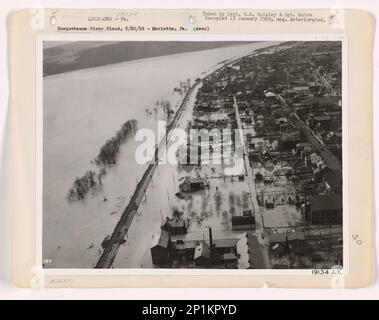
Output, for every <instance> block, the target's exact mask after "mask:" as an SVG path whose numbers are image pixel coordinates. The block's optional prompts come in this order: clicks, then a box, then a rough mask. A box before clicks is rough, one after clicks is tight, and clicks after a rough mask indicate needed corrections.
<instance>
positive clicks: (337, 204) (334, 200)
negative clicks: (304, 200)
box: [305, 194, 343, 224]
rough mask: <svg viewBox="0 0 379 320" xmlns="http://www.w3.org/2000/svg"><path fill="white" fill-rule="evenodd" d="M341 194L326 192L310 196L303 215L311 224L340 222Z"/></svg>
mask: <svg viewBox="0 0 379 320" xmlns="http://www.w3.org/2000/svg"><path fill="white" fill-rule="evenodd" d="M342 207H343V202H342V195H341V194H326V195H315V196H311V198H310V201H309V203H308V205H306V206H305V215H306V218H307V220H308V221H311V222H312V223H313V224H331V223H338V224H340V223H342Z"/></svg>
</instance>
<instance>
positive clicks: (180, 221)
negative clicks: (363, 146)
mask: <svg viewBox="0 0 379 320" xmlns="http://www.w3.org/2000/svg"><path fill="white" fill-rule="evenodd" d="M198 81H200V80H198ZM341 81H342V80H341V43H340V42H287V43H283V44H281V45H278V46H273V47H271V48H268V49H263V50H261V51H258V52H257V51H256V52H254V53H253V54H251V55H249V56H245V57H243V58H241V59H238V60H237V61H234V62H232V63H230V64H226V65H225V66H224V67H222V68H221V69H219V70H217V71H216V72H214V73H213V74H211V75H210V76H208V77H206V78H204V79H202V80H201V87H200V88H199V90H198V92H197V95H196V102H195V106H194V110H193V119H192V120H191V121H189V123H188V128H187V130H188V132H190V130H191V129H197V130H201V129H206V130H208V131H209V132H210V131H211V130H212V129H213V128H217V129H219V130H223V129H230V132H231V135H232V136H233V137H232V139H227V138H230V137H225V136H222V137H221V146H220V147H217V146H216V145H214V144H212V137H211V138H210V141H211V143H210V146H209V150H206V152H204V148H203V146H202V142H201V141H197V139H196V141H195V140H191V142H190V143H189V144H188V148H187V153H185V152H184V153H183V152H180V156H179V163H178V171H179V172H180V178H179V179H178V180H179V182H180V184H178V190H177V191H178V192H177V193H176V194H175V195H172V197H173V198H174V201H173V203H172V206H171V207H172V216H171V217H168V218H166V220H165V221H163V223H162V226H161V232H160V234H157V235H156V236H155V237H154V239H153V243H152V245H151V249H150V250H151V257H152V261H153V264H154V265H155V266H157V267H161V268H213V269H225V268H226V269H329V268H332V267H333V266H336V265H340V266H342V264H343V246H342V245H343V235H342V216H343V214H342V204H343V201H342V102H341V101H342V98H341ZM235 129H241V130H242V132H243V143H242V144H243V145H242V148H243V153H242V154H243V163H244V166H243V170H242V172H241V173H239V174H238V175H227V174H225V172H227V171H226V170H225V168H227V167H228V166H230V165H233V161H235V157H234V156H233V154H234V153H236V151H237V148H238V147H241V146H240V145H236V143H235V141H236V139H235V137H234V132H235V131H234V130H235ZM223 132H224V131H223ZM226 141H227V143H223V142H226ZM229 141H231V142H229ZM230 143H231V145H229V144H230ZM225 146H229V147H230V148H231V150H232V153H231V154H230V153H227V155H225V154H224V152H223V151H224V148H225ZM192 149H195V153H197V152H198V154H199V157H198V163H195V164H194V163H193V162H192V161H187V160H188V157H189V152H191V153H193V150H192ZM191 150H192V151H191ZM183 154H184V155H183ZM205 155H206V156H208V158H211V159H218V160H219V161H216V162H215V163H212V161H208V159H207V157H206V156H205ZM209 155H210V157H209Z"/></svg>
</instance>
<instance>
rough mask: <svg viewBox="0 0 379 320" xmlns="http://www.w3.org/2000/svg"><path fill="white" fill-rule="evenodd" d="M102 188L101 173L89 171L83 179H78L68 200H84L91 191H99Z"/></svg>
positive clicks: (69, 193)
mask: <svg viewBox="0 0 379 320" xmlns="http://www.w3.org/2000/svg"><path fill="white" fill-rule="evenodd" d="M100 186H101V173H98V174H97V173H96V172H95V171H91V170H88V171H87V172H86V174H85V175H84V176H83V177H81V178H76V179H75V181H74V185H73V186H72V187H71V189H70V190H68V194H67V200H69V201H75V200H83V199H84V198H85V197H86V195H87V193H88V192H89V191H93V190H96V189H98V188H99V187H100Z"/></svg>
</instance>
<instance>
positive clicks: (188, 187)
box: [179, 177, 209, 193]
mask: <svg viewBox="0 0 379 320" xmlns="http://www.w3.org/2000/svg"><path fill="white" fill-rule="evenodd" d="M208 187H209V185H208V183H207V182H206V181H205V180H204V179H195V178H191V177H186V178H185V180H184V182H182V183H181V184H180V185H179V189H180V191H181V192H187V193H190V192H196V191H199V190H203V189H205V188H208Z"/></svg>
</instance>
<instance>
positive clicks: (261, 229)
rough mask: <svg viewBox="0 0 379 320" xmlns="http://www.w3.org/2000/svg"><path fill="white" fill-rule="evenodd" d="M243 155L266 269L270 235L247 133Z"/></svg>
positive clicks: (268, 262) (238, 122)
mask: <svg viewBox="0 0 379 320" xmlns="http://www.w3.org/2000/svg"><path fill="white" fill-rule="evenodd" d="M233 101H234V108H235V111H236V120H237V127H238V129H239V130H242V132H244V130H243V129H244V127H243V126H242V122H241V117H240V113H239V109H238V103H237V99H236V97H235V96H233ZM251 118H252V121H253V123H252V125H253V126H254V117H253V116H252V117H251ZM243 157H244V162H245V170H246V174H247V182H248V185H249V189H250V199H251V202H252V204H253V211H254V216H255V230H256V232H257V234H258V236H257V240H258V242H259V244H260V245H261V249H262V250H261V252H260V254H261V256H262V261H263V263H264V265H265V267H266V269H271V262H270V254H269V241H268V237H267V236H265V232H264V221H263V209H262V208H261V207H260V206H259V205H258V200H257V192H256V187H255V178H254V176H253V170H252V168H251V166H250V162H249V148H248V145H247V139H246V137H245V134H243Z"/></svg>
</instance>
